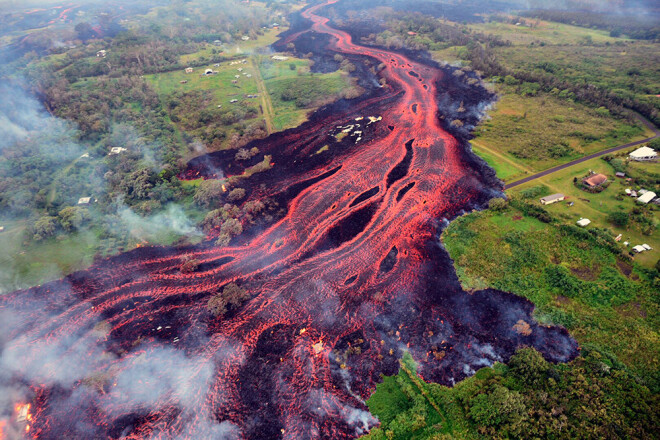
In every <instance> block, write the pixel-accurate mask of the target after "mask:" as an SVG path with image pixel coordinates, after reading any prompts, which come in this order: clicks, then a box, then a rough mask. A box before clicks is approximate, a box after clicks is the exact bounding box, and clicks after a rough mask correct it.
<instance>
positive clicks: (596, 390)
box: [362, 348, 659, 440]
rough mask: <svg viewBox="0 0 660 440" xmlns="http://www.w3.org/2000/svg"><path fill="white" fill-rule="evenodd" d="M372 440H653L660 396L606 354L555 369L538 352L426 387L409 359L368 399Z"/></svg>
mask: <svg viewBox="0 0 660 440" xmlns="http://www.w3.org/2000/svg"><path fill="white" fill-rule="evenodd" d="M367 405H368V406H369V409H370V411H371V412H372V413H373V414H374V415H375V416H376V417H378V419H379V420H380V422H381V424H380V426H379V427H378V428H375V429H373V430H372V431H371V433H369V434H368V435H366V436H364V437H362V438H363V439H368V440H399V439H411V438H412V439H419V440H424V439H429V440H445V439H446V440H449V439H492V438H498V439H503V438H516V439H536V438H555V439H574V438H593V439H596V438H599V439H600V438H653V436H654V433H655V428H656V426H657V424H658V422H659V420H658V414H657V412H656V411H655V409H656V408H657V405H658V396H657V394H654V393H653V392H652V390H650V389H649V388H648V387H647V386H645V385H644V384H642V383H639V382H638V381H637V380H636V378H635V376H634V375H632V374H630V372H629V371H628V370H627V369H626V368H625V367H624V366H622V365H621V364H620V363H618V362H617V361H616V360H614V359H612V358H611V357H609V356H608V355H606V354H603V353H601V352H599V351H598V350H594V349H590V348H585V349H583V350H582V354H581V356H580V357H578V358H577V359H576V360H574V361H572V362H570V363H568V364H558V365H552V364H549V363H548V362H546V361H545V360H544V359H543V357H542V356H541V355H540V354H539V353H538V352H536V351H535V350H534V349H531V348H523V349H521V350H519V351H518V352H517V353H516V354H515V355H514V356H513V357H512V358H511V360H510V362H509V366H506V365H502V364H499V363H496V364H495V365H494V366H493V367H492V368H483V369H481V370H479V371H477V374H476V375H475V376H473V377H471V378H469V379H465V380H464V381H462V382H459V383H458V384H456V385H455V386H454V387H452V388H447V387H444V386H441V385H438V384H434V383H426V382H424V381H423V380H422V379H421V378H420V377H419V376H417V375H416V368H415V364H414V362H413V361H412V359H411V357H410V355H408V354H406V356H405V357H404V359H403V360H402V361H401V369H400V371H399V374H398V375H396V376H392V377H384V378H383V382H382V383H381V384H379V385H378V386H377V389H376V392H375V393H374V394H373V395H372V396H371V397H370V398H369V400H368V401H367Z"/></svg>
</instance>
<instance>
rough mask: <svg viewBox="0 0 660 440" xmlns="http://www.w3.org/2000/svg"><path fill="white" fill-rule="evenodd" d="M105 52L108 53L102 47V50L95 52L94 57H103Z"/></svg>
mask: <svg viewBox="0 0 660 440" xmlns="http://www.w3.org/2000/svg"><path fill="white" fill-rule="evenodd" d="M107 54H108V51H107V50H105V49H103V50H99V51H98V52H96V57H97V58H105V56H106V55H107Z"/></svg>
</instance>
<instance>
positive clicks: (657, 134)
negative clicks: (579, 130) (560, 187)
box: [504, 115, 660, 189]
mask: <svg viewBox="0 0 660 440" xmlns="http://www.w3.org/2000/svg"><path fill="white" fill-rule="evenodd" d="M637 117H638V119H639V120H640V121H641V122H642V123H643V124H644V125H646V126H647V127H648V128H649V129H650V130H651V131H653V133H654V136H652V137H650V138H646V139H642V140H641V141H635V142H628V143H627V144H624V145H619V146H618V147H612V148H608V149H607V150H602V151H598V152H596V153H592V154H589V155H587V156H584V157H581V158H579V159H575V160H572V161H570V162H567V163H565V164H562V165H557V166H556V167H552V168H550V169H547V170H545V171H541V172H540V173H536V174H533V175H531V176H529V177H525V178H524V179H520V180H516V181H515V182H511V183H509V184H507V185H505V186H504V189H511V188H513V187H516V186H518V185H522V184H523V183H527V182H531V181H532V180H536V179H538V178H540V177H544V176H547V175H548V174H552V173H555V172H557V171H560V170H564V169H566V168H568V167H572V166H573V165H577V164H579V163H582V162H586V161H588V160H591V159H594V158H596V157H600V156H604V155H606V154H610V153H614V152H617V151H620V150H625V149H626V148H630V147H634V146H637V145H640V144H645V143H647V142H649V141H652V140H653V139H656V138H658V137H660V130H658V128H657V127H656V126H655V125H653V124H652V123H651V122H649V121H647V120H646V119H645V118H643V117H641V116H639V115H637Z"/></svg>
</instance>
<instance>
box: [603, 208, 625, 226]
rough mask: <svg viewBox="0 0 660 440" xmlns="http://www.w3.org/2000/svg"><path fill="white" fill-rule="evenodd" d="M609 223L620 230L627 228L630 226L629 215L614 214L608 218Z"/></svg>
mask: <svg viewBox="0 0 660 440" xmlns="http://www.w3.org/2000/svg"><path fill="white" fill-rule="evenodd" d="M607 221H609V222H610V223H612V224H613V225H614V226H618V227H620V228H623V227H625V226H626V225H627V224H628V214H626V213H625V212H620V211H619V212H613V213H611V214H610V215H608V216H607Z"/></svg>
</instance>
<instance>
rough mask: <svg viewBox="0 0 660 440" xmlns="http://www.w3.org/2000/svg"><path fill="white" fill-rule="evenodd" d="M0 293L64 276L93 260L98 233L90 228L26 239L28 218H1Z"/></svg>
mask: <svg viewBox="0 0 660 440" xmlns="http://www.w3.org/2000/svg"><path fill="white" fill-rule="evenodd" d="M2 224H3V225H4V226H5V231H4V232H2V233H0V248H2V249H3V252H2V253H1V254H0V267H1V268H2V269H0V286H1V287H0V294H1V293H4V292H10V291H12V290H15V289H21V288H27V287H30V286H34V285H37V284H41V283H43V282H45V281H49V280H53V279H57V278H60V277H62V275H65V274H68V273H71V272H73V271H75V270H78V269H83V268H85V267H87V266H89V265H90V264H91V263H92V260H93V256H94V254H95V253H96V246H97V244H98V237H97V236H96V234H95V233H93V232H91V231H86V232H80V233H74V234H70V235H67V236H63V237H61V238H60V239H58V238H52V239H48V240H44V241H42V242H38V243H34V242H29V243H24V232H25V222H12V221H8V222H2ZM3 291H4V292H3Z"/></svg>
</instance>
